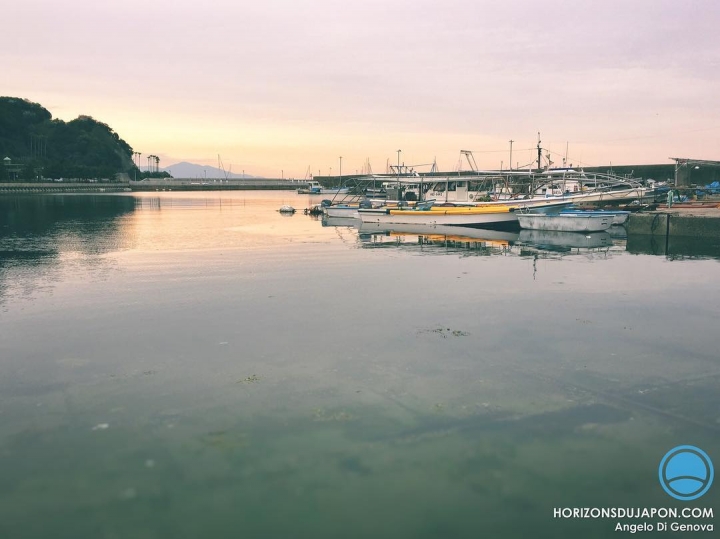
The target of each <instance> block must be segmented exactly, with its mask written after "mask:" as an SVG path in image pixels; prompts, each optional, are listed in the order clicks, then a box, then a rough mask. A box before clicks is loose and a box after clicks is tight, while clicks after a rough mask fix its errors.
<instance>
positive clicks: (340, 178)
mask: <svg viewBox="0 0 720 539" xmlns="http://www.w3.org/2000/svg"><path fill="white" fill-rule="evenodd" d="M340 186H342V155H341V156H340Z"/></svg>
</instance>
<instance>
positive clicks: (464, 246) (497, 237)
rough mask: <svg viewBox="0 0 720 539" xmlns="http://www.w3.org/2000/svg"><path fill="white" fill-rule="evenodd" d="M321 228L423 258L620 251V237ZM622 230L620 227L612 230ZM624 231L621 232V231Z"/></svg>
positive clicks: (349, 224) (354, 223)
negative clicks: (352, 233) (349, 233)
mask: <svg viewBox="0 0 720 539" xmlns="http://www.w3.org/2000/svg"><path fill="white" fill-rule="evenodd" d="M323 226H337V227H346V228H348V229H349V230H356V231H357V237H358V243H359V245H360V246H361V247H362V248H366V249H379V248H391V247H397V248H402V249H406V250H411V251H418V252H422V253H423V254H432V253H436V254H442V253H450V252H452V253H458V252H462V253H465V254H475V255H513V254H514V255H518V256H540V257H544V256H554V255H557V254H561V255H573V254H576V255H577V254H588V253H593V252H602V253H607V252H608V251H609V250H610V249H611V248H612V250H614V251H623V250H624V246H625V242H624V240H623V239H622V236H623V234H621V233H616V235H617V236H618V239H616V240H614V241H613V237H612V236H611V235H610V234H609V233H608V232H592V233H579V232H556V231H546V230H519V231H515V232H512V231H498V230H486V229H482V228H475V227H460V226H444V225H417V224H416V225H413V224H403V225H387V224H379V223H362V222H360V221H359V220H356V219H347V218H342V219H341V218H325V219H323ZM615 228H622V227H615ZM623 231H624V229H623Z"/></svg>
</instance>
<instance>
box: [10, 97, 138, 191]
mask: <svg viewBox="0 0 720 539" xmlns="http://www.w3.org/2000/svg"><path fill="white" fill-rule="evenodd" d="M132 152H133V150H132V148H131V147H130V145H129V144H128V143H127V142H125V141H124V140H123V139H121V138H120V137H119V136H118V134H117V133H115V132H114V131H113V130H112V128H110V126H108V125H107V124H104V123H102V122H98V121H97V120H94V119H93V118H91V117H90V116H79V117H78V118H76V119H75V120H72V121H70V122H64V121H62V120H58V119H53V118H52V114H50V112H49V111H48V110H47V109H45V108H44V107H42V106H41V105H39V104H37V103H32V102H30V101H28V100H26V99H21V98H17V97H0V159H4V158H6V157H9V158H10V159H11V162H12V164H13V165H12V167H8V166H3V165H0V181H6V180H9V179H14V178H17V179H22V180H26V181H28V180H34V179H38V178H42V177H44V178H110V179H113V178H114V177H115V175H116V174H117V173H119V172H126V173H131V172H132V171H133V170H134V169H135V165H134V163H133V160H132ZM10 170H12V171H14V172H10Z"/></svg>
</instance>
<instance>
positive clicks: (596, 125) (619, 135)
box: [0, 0, 720, 178]
mask: <svg viewBox="0 0 720 539" xmlns="http://www.w3.org/2000/svg"><path fill="white" fill-rule="evenodd" d="M2 18H3V25H2V31H0V66H1V67H0V95H7V96H14V97H22V98H26V99H29V100H30V101H34V102H37V103H40V104H41V105H43V106H44V107H45V108H47V109H48V110H49V111H50V112H51V113H52V115H53V117H55V118H60V119H63V120H66V121H69V120H72V119H73V118H76V117H77V116H79V115H89V116H92V117H93V118H95V119H96V120H99V121H102V122H104V123H107V124H108V125H110V127H112V128H113V129H114V130H115V131H116V132H117V133H118V134H119V135H120V137H122V138H123V139H124V140H125V141H126V142H128V144H130V146H132V147H133V149H134V150H135V151H138V152H141V153H142V154H143V156H141V164H142V165H143V167H144V166H146V165H147V161H146V156H147V155H149V154H154V155H157V156H159V157H160V160H161V161H160V166H161V167H164V166H169V165H171V164H174V163H177V162H180V161H190V162H193V163H198V164H203V165H213V166H217V164H218V156H220V158H221V160H222V163H223V166H224V167H225V168H226V169H231V170H232V172H233V173H242V172H243V171H244V172H245V173H247V174H252V175H256V176H266V177H285V178H288V177H295V178H303V177H305V176H306V174H307V173H308V171H309V172H311V173H312V174H314V175H317V174H322V175H325V174H335V175H337V174H338V173H339V171H340V170H339V169H340V167H341V166H342V172H343V174H349V173H355V172H356V171H362V170H363V167H364V164H365V163H366V162H367V161H368V160H369V162H370V164H371V166H372V170H373V171H374V172H385V170H386V167H387V164H388V163H391V164H395V163H397V161H398V159H399V160H400V161H401V162H402V163H404V164H407V165H409V166H410V165H412V166H416V167H417V168H418V170H427V169H428V167H427V166H421V165H427V164H430V163H433V161H436V162H437V164H438V166H439V167H440V169H442V170H454V169H456V168H457V166H458V162H459V161H460V157H461V154H460V150H470V151H472V152H473V155H474V157H475V160H476V162H477V164H478V166H479V167H480V168H500V167H503V168H508V166H509V163H510V146H511V144H510V140H513V143H512V147H513V154H512V165H513V166H514V167H515V166H521V167H522V166H526V165H528V164H529V163H530V162H531V161H532V160H533V159H535V158H536V154H537V152H536V150H535V147H536V145H537V142H538V133H540V139H541V140H542V143H541V146H542V147H543V148H544V149H545V151H544V153H545V154H547V153H549V154H550V156H551V159H552V161H553V164H554V166H560V165H562V161H563V157H564V156H565V155H567V162H568V164H570V163H572V164H574V165H575V166H578V165H584V166H604V165H610V164H613V165H615V164H617V165H623V164H655V163H669V162H670V161H669V158H670V157H689V158H695V159H715V160H717V159H720V144H718V141H719V140H720V45H719V44H718V43H719V42H718V38H717V32H718V29H719V28H720V2H718V1H717V0H682V1H679V0H600V1H595V0H543V1H536V0H505V1H489V0H442V1H429V0H380V1H376V0H364V1H358V0H340V1H336V0H262V1H254V2H249V1H245V0H205V1H203V2H199V1H188V0H144V1H139V0H123V1H122V2H119V1H113V0H110V1H107V2H98V1H97V0H92V1H90V0H66V1H64V2H57V1H56V0H9V1H7V2H5V3H4V6H3V17H2ZM398 150H400V152H398ZM464 168H465V169H467V165H466V164H465V165H464Z"/></svg>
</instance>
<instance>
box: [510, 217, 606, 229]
mask: <svg viewBox="0 0 720 539" xmlns="http://www.w3.org/2000/svg"><path fill="white" fill-rule="evenodd" d="M517 219H518V222H519V223H520V226H521V227H522V228H526V229H531V230H554V231H558V232H599V231H601V230H607V229H608V228H610V227H611V226H612V217H610V216H606V215H578V214H573V213H566V214H556V215H546V214H533V213H526V214H521V213H519V214H518V215H517Z"/></svg>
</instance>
